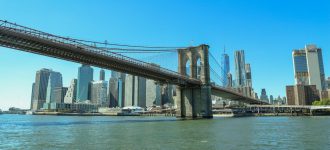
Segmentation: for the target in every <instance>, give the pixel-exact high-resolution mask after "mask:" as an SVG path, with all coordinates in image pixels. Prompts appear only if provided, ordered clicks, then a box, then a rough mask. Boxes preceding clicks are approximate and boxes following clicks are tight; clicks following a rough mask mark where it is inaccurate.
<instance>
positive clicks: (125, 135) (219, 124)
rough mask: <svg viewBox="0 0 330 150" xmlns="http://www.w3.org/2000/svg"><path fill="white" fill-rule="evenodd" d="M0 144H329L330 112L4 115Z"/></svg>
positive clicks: (242, 146) (86, 146)
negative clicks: (189, 116)
mask: <svg viewBox="0 0 330 150" xmlns="http://www.w3.org/2000/svg"><path fill="white" fill-rule="evenodd" d="M0 149H33V150H35V149H70V150H71V149H95V150H98V149H138V150H140V149H150V150H154V149H169V150H172V149H224V150H225V149H235V150H236V149H244V150H246V149H290V150H292V149H306V150H309V149H310V150H316V149H321V150H323V149H324V150H327V149H330V117H329V116H324V117H244V118H216V119H210V120H186V121H180V120H177V119H176V118H171V117H108V116H105V117H104V116H95V117H86V116H32V115H0Z"/></svg>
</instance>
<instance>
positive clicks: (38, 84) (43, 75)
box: [32, 69, 51, 110]
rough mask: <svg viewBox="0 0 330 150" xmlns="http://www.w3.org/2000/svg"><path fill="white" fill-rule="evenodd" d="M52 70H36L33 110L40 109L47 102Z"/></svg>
mask: <svg viewBox="0 0 330 150" xmlns="http://www.w3.org/2000/svg"><path fill="white" fill-rule="evenodd" d="M50 72H51V70H49V69H41V70H39V71H37V72H36V77H35V82H34V83H35V84H34V90H33V93H32V94H33V96H32V97H33V102H32V110H39V109H40V108H42V106H43V104H44V103H45V102H46V95H47V87H48V80H49V76H50Z"/></svg>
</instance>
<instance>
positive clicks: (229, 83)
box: [227, 72, 233, 88]
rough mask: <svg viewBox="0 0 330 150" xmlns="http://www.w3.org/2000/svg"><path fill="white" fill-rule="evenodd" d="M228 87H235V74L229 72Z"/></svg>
mask: <svg viewBox="0 0 330 150" xmlns="http://www.w3.org/2000/svg"><path fill="white" fill-rule="evenodd" d="M227 81H228V83H227V88H232V87H233V75H232V74H231V73H230V72H229V73H228V74H227Z"/></svg>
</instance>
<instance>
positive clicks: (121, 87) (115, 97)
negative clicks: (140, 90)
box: [108, 71, 126, 107]
mask: <svg viewBox="0 0 330 150" xmlns="http://www.w3.org/2000/svg"><path fill="white" fill-rule="evenodd" d="M125 77H126V74H124V73H120V72H116V71H112V72H111V78H110V80H109V96H108V99H109V100H108V101H109V102H110V107H124V99H125Z"/></svg>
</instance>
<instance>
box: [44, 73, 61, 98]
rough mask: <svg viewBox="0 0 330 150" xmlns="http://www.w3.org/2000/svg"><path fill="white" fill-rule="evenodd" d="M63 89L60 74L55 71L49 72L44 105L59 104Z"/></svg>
mask: <svg viewBox="0 0 330 150" xmlns="http://www.w3.org/2000/svg"><path fill="white" fill-rule="evenodd" d="M62 87H63V82H62V74H61V73H59V72H55V71H50V75H49V79H48V86H47V94H46V103H55V102H56V103H60V102H61V100H62V99H61V95H62V94H61V91H62Z"/></svg>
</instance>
